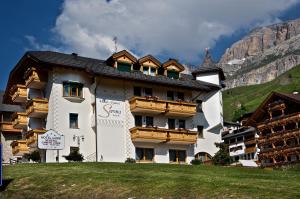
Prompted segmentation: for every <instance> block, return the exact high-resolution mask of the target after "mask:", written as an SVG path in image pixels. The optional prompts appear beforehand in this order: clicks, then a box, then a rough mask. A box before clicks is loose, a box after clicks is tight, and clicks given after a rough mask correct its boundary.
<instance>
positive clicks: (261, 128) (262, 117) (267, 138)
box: [246, 92, 300, 167]
mask: <svg viewBox="0 0 300 199" xmlns="http://www.w3.org/2000/svg"><path fill="white" fill-rule="evenodd" d="M299 121H300V95H299V94H298V93H293V94H285V93H277V92H273V93H271V94H270V95H269V96H268V97H267V98H266V99H265V100H264V101H263V102H262V103H261V104H260V106H259V107H258V108H257V109H256V110H255V112H254V113H253V114H252V115H251V116H250V118H249V119H248V120H247V121H246V123H247V125H251V126H255V127H256V128H257V130H258V134H259V138H258V147H259V149H260V152H259V160H260V162H261V165H262V166H265V167H268V166H271V167H273V166H281V165H286V164H292V163H297V162H299V160H300V130H299Z"/></svg>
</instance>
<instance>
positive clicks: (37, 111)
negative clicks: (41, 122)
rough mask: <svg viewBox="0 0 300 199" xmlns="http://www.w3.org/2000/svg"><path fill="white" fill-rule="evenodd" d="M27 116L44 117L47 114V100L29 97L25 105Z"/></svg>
mask: <svg viewBox="0 0 300 199" xmlns="http://www.w3.org/2000/svg"><path fill="white" fill-rule="evenodd" d="M26 113H27V115H28V117H34V118H44V117H46V116H47V114H48V100H47V99H39V98H34V99H31V100H30V101H29V102H28V104H27V106H26Z"/></svg>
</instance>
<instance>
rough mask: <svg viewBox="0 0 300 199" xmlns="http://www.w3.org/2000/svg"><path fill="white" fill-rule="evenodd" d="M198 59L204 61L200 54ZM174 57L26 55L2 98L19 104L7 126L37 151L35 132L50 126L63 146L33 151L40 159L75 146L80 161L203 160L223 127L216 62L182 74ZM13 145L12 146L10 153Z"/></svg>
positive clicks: (54, 158) (55, 158)
mask: <svg viewBox="0 0 300 199" xmlns="http://www.w3.org/2000/svg"><path fill="white" fill-rule="evenodd" d="M206 62H209V63H210V65H213V64H212V61H211V59H210V56H209V54H208V53H207V56H206V61H205V62H204V65H206ZM183 71H184V67H183V66H182V65H181V64H180V63H179V62H178V61H177V60H174V59H170V60H168V61H166V62H165V63H160V61H158V60H157V59H155V58H154V57H152V56H151V55H148V56H145V57H143V58H140V59H136V58H135V57H134V56H133V55H131V54H130V53H129V52H127V51H121V52H118V53H115V54H113V55H112V56H111V57H109V58H108V59H107V60H97V59H91V58H86V57H81V56H78V55H77V54H75V53H73V54H63V53H57V52H50V51H30V52H27V53H26V54H25V55H24V56H23V57H22V59H21V60H20V61H19V63H18V64H17V65H16V66H15V68H14V69H13V70H12V71H11V73H10V76H9V80H8V84H7V88H6V91H5V96H4V103H7V104H20V105H22V106H23V107H26V111H23V112H16V113H15V114H14V117H13V118H12V120H13V126H14V128H18V129H21V130H22V133H23V135H24V136H23V139H22V140H17V141H16V142H14V143H13V144H12V147H13V150H14V152H15V153H14V155H20V154H23V153H26V151H22V149H23V148H22V147H21V146H23V145H24V143H26V145H27V146H29V148H30V151H33V150H38V149H37V135H38V134H42V133H45V132H46V131H47V130H50V129H53V130H55V131H57V132H59V133H61V134H63V135H64V137H65V148H64V149H63V150H60V151H57V150H39V151H40V154H41V156H42V161H44V162H56V161H59V162H65V161H66V160H65V158H64V157H63V156H64V155H68V154H69V153H70V151H71V150H74V149H79V151H80V153H81V154H83V156H84V159H85V161H106V162H124V161H125V160H126V159H127V158H134V159H136V160H137V161H138V162H157V163H189V162H190V161H191V160H192V159H194V158H195V157H196V158H200V159H202V160H204V161H205V160H208V159H209V158H210V157H212V156H213V155H214V154H215V153H216V152H217V151H218V149H217V148H216V147H215V145H214V143H215V142H220V141H221V134H220V133H221V129H222V127H223V111H222V94H221V88H222V80H224V75H223V72H222V70H221V69H219V68H217V67H213V68H211V70H210V69H209V68H206V69H205V70H201V68H200V70H197V71H194V72H193V74H192V75H187V74H183V73H182V72H183ZM16 148H19V149H20V150H16Z"/></svg>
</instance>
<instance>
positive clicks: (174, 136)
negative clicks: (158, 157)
mask: <svg viewBox="0 0 300 199" xmlns="http://www.w3.org/2000/svg"><path fill="white" fill-rule="evenodd" d="M130 133H131V139H132V141H134V142H151V143H163V142H165V143H173V144H194V143H195V142H196V140H197V132H195V131H189V130H175V129H163V128H155V127H134V128H131V129H130Z"/></svg>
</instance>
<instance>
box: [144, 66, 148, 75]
mask: <svg viewBox="0 0 300 199" xmlns="http://www.w3.org/2000/svg"><path fill="white" fill-rule="evenodd" d="M143 73H144V75H148V74H149V67H146V66H144V67H143Z"/></svg>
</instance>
